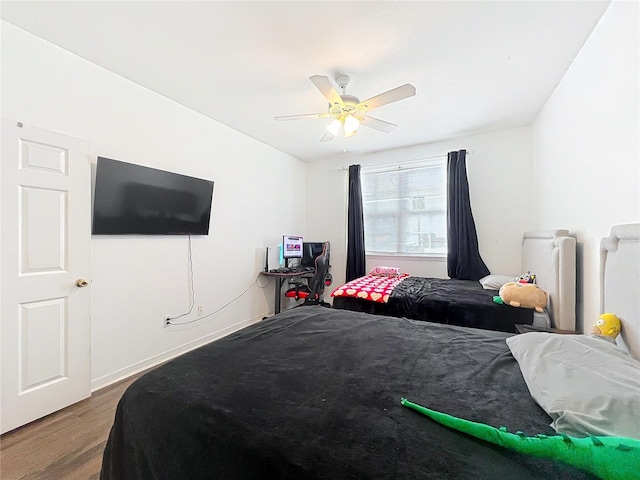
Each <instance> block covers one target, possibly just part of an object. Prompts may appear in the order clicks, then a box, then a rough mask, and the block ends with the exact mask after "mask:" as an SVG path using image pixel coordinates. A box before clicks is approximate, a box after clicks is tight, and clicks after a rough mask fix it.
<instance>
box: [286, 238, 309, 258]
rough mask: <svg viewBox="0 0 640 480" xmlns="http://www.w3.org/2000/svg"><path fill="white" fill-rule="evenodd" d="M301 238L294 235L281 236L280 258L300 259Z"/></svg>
mask: <svg viewBox="0 0 640 480" xmlns="http://www.w3.org/2000/svg"><path fill="white" fill-rule="evenodd" d="M303 243H304V242H303V241H302V237H298V236H294V235H283V236H282V256H283V258H284V259H285V260H287V259H289V258H302V244H303Z"/></svg>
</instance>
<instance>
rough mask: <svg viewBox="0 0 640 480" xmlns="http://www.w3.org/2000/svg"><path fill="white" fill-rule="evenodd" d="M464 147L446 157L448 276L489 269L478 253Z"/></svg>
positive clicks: (473, 275) (467, 276)
mask: <svg viewBox="0 0 640 480" xmlns="http://www.w3.org/2000/svg"><path fill="white" fill-rule="evenodd" d="M466 156H467V151H466V150H460V151H458V152H449V155H448V158H447V197H448V198H447V206H448V210H447V271H448V274H449V277H450V278H456V279H458V280H480V279H481V278H482V277H484V276H485V275H489V269H488V268H487V266H486V265H485V263H484V261H482V258H481V257H480V251H479V250H478V234H477V233H476V224H475V222H474V221H473V214H472V213H471V201H470V199H469V183H468V181H467V162H466Z"/></svg>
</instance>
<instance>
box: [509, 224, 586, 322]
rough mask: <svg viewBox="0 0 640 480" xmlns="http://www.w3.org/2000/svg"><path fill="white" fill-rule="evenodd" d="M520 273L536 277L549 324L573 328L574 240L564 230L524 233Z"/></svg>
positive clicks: (574, 311) (574, 318)
mask: <svg viewBox="0 0 640 480" xmlns="http://www.w3.org/2000/svg"><path fill="white" fill-rule="evenodd" d="M521 267H522V273H524V272H527V271H530V272H531V273H533V274H535V275H536V283H537V284H538V285H539V286H540V288H542V289H544V290H545V291H546V292H547V294H548V296H549V297H548V301H547V311H548V312H549V316H550V317H551V325H552V326H553V327H555V328H560V329H562V330H575V328H576V239H575V238H573V237H570V236H569V231H568V230H547V231H541V232H524V234H523V235H522V262H521Z"/></svg>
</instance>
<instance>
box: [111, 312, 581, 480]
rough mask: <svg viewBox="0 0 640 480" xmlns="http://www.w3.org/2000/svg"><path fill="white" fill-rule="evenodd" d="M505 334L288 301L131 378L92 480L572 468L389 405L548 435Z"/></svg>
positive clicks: (494, 473)
mask: <svg viewBox="0 0 640 480" xmlns="http://www.w3.org/2000/svg"><path fill="white" fill-rule="evenodd" d="M508 336H509V335H508V334H505V333H500V332H491V331H484V330H478V329H467V328H461V327H454V326H447V325H438V324H430V325H429V328H425V324H424V322H416V321H412V320H406V319H396V318H392V317H381V316H376V315H369V314H361V313H357V312H349V311H341V310H335V309H329V308H324V307H320V306H315V307H312V306H308V307H301V308H294V309H291V310H289V311H286V312H284V313H281V314H279V315H276V316H274V317H271V318H269V319H267V320H264V321H262V322H260V323H259V324H256V325H253V326H251V327H248V328H246V329H244V330H241V331H239V332H237V333H235V334H232V335H230V336H228V337H225V338H222V339H220V340H218V341H215V342H213V343H210V344H208V345H205V346H203V347H201V348H199V349H197V350H194V351H192V352H189V353H187V354H185V355H183V356H181V357H179V358H177V359H175V360H173V361H171V362H169V363H167V364H165V365H163V366H160V367H158V368H157V369H155V370H153V371H151V372H150V373H148V374H146V375H145V376H143V377H141V378H140V379H139V380H137V381H136V382H134V383H133V384H132V385H131V386H130V387H129V388H128V390H127V391H126V392H125V394H124V395H123V397H122V399H121V401H120V403H119V405H118V408H117V412H116V418H115V422H114V424H113V428H112V430H111V434H110V436H109V440H108V443H107V445H106V448H105V451H104V460H103V465H102V471H101V477H100V478H101V479H102V480H120V479H132V480H133V479H135V480H145V479H170V480H177V479H198V480H203V479H243V480H248V479H332V480H335V479H348V478H352V479H394V480H398V479H411V480H416V479H447V480H448V479H465V480H468V479H518V480H525V479H534V478H536V479H556V478H558V479H559V478H562V479H585V478H592V477H591V476H589V475H588V474H586V473H582V472H580V471H578V470H575V469H573V468H570V467H567V466H564V465H562V464H559V463H554V462H552V461H548V460H540V459H536V458H533V457H528V456H524V455H521V454H517V453H514V452H511V451H507V450H504V449H502V448H500V447H497V446H493V445H490V444H487V443H484V442H483V441H481V440H476V439H473V438H470V437H468V436H466V435H465V434H461V433H457V432H454V431H451V430H449V429H447V428H446V427H444V426H441V425H438V424H436V423H434V422H432V421H431V420H429V419H428V418H426V417H423V416H421V415H420V414H418V413H416V412H415V411H412V410H409V409H407V408H405V407H403V406H401V405H400V398H401V397H407V398H409V399H410V400H412V401H414V402H418V403H421V404H423V405H425V406H428V407H430V408H433V409H436V410H440V411H444V412H447V413H450V414H452V415H457V416H461V417H464V418H468V419H471V420H474V421H479V422H486V423H489V424H491V425H495V426H499V425H504V426H506V427H507V428H508V429H509V430H510V431H516V430H522V431H524V432H527V433H530V434H534V433H539V432H546V433H550V428H549V423H550V418H549V417H548V416H547V415H546V414H545V413H544V411H543V410H542V409H540V408H539V407H538V406H537V405H536V403H535V402H534V401H533V400H532V398H531V396H530V395H529V392H528V390H527V387H526V385H525V383H524V380H523V378H522V375H521V374H520V370H519V368H518V364H517V362H516V361H515V360H514V358H513V357H512V356H511V354H510V352H509V350H508V348H507V345H506V343H505V339H506V338H507V337H508Z"/></svg>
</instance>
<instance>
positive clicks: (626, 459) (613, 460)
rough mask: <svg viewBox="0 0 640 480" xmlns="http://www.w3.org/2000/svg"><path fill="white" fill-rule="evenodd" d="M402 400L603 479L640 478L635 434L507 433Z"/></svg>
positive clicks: (484, 436) (466, 430)
mask: <svg viewBox="0 0 640 480" xmlns="http://www.w3.org/2000/svg"><path fill="white" fill-rule="evenodd" d="M401 403H402V405H404V406H405V407H408V408H412V409H414V410H417V411H418V412H420V413H422V414H424V415H426V416H427V417H429V418H431V419H432V420H435V421H436V422H438V423H441V424H442V425H445V426H447V427H450V428H453V429H455V430H458V431H461V432H464V433H467V434H469V435H471V436H474V437H476V438H480V439H482V440H486V441H488V442H491V443H495V444H496V445H500V446H501V447H505V448H510V449H512V450H515V451H517V452H520V453H525V454H528V455H533V456H535V457H542V458H551V459H554V460H559V461H561V462H564V463H568V464H569V465H573V466H574V467H578V468H580V469H582V470H586V471H588V472H591V473H593V474H594V475H597V476H598V477H600V478H602V479H604V480H638V479H640V440H637V439H634V438H626V437H595V436H589V437H585V438H576V437H569V436H568V435H564V434H559V435H551V436H548V435H542V434H538V435H536V436H535V437H527V436H526V435H525V434H524V433H522V432H516V433H509V432H507V429H506V428H505V427H500V428H494V427H492V426H490V425H486V424H484V423H476V422H471V421H469V420H464V419H462V418H457V417H453V416H451V415H447V414H446V413H441V412H436V411H435V410H431V409H429V408H426V407H423V406H421V405H418V404H416V403H413V402H410V401H409V400H407V399H406V398H403V399H401Z"/></svg>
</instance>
